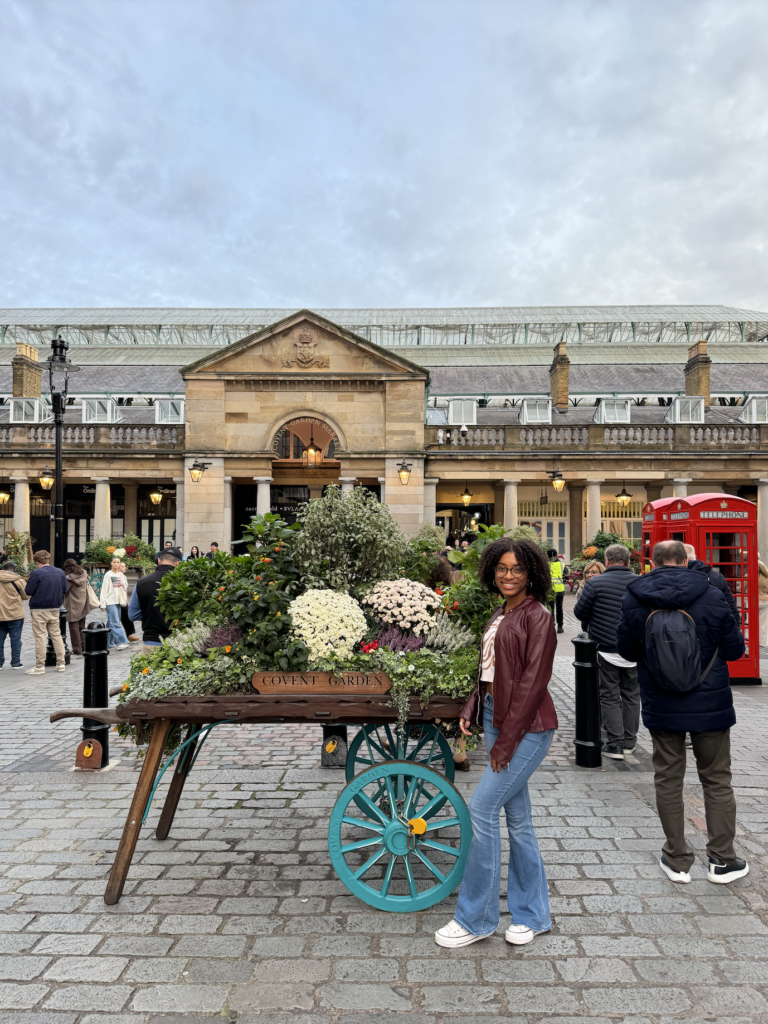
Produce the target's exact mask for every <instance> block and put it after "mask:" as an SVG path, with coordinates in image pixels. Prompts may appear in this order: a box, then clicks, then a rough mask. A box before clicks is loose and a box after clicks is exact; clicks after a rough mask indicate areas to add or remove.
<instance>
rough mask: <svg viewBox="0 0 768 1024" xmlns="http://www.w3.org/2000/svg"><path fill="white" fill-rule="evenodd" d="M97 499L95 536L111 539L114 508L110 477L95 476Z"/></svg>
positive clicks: (94, 514) (94, 523) (95, 506)
mask: <svg viewBox="0 0 768 1024" xmlns="http://www.w3.org/2000/svg"><path fill="white" fill-rule="evenodd" d="M93 482H94V483H95V484H96V501H95V503H94V507H93V533H94V537H96V538H98V539H101V540H109V538H110V537H111V536H112V509H111V507H110V496H109V477H108V476H95V477H94V478H93Z"/></svg>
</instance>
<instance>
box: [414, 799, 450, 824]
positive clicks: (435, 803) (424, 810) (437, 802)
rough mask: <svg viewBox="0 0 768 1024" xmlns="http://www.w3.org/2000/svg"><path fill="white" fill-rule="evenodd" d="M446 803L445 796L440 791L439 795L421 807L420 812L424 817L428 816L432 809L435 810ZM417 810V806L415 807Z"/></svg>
mask: <svg viewBox="0 0 768 1024" xmlns="http://www.w3.org/2000/svg"><path fill="white" fill-rule="evenodd" d="M444 803H445V797H444V796H443V794H442V793H438V794H437V796H433V797H432V799H431V800H429V801H428V802H427V803H425V804H424V806H423V807H420V808H419V814H420V815H421V817H422V818H424V817H426V816H427V815H428V814H429V812H430V811H434V810H436V809H437V808H439V807H442V806H443V804H444ZM414 810H415V808H414Z"/></svg>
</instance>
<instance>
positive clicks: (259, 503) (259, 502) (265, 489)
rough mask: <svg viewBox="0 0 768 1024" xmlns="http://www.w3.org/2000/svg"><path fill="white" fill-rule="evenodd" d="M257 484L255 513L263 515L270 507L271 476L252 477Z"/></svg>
mask: <svg viewBox="0 0 768 1024" xmlns="http://www.w3.org/2000/svg"><path fill="white" fill-rule="evenodd" d="M253 479H254V480H255V481H256V483H257V484H258V485H259V487H258V490H257V491H256V514H257V515H259V514H260V515H263V516H265V515H266V514H267V513H268V512H269V510H270V508H271V507H272V498H271V496H270V490H269V485H270V484H271V483H272V477H271V476H255V477H254V478H253Z"/></svg>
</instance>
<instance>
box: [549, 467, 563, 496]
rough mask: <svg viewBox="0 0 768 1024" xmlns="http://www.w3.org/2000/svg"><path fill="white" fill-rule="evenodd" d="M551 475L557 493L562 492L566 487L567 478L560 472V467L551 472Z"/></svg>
mask: <svg viewBox="0 0 768 1024" xmlns="http://www.w3.org/2000/svg"><path fill="white" fill-rule="evenodd" d="M550 476H551V477H552V486H553V487H554V488H555V490H556V491H557V493H558V494H560V492H561V491H562V489H563V488H564V487H565V480H564V479H563V474H562V473H561V472H560V470H559V469H556V470H555V471H554V473H551V474H550Z"/></svg>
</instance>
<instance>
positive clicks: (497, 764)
mask: <svg viewBox="0 0 768 1024" xmlns="http://www.w3.org/2000/svg"><path fill="white" fill-rule="evenodd" d="M506 767H507V766H506V765H505V764H502V763H501V761H497V760H496V759H495V758H493V757H492V758H491V771H494V772H500V771H501V769H502V768H506Z"/></svg>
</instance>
